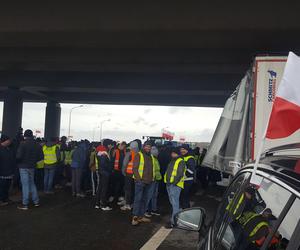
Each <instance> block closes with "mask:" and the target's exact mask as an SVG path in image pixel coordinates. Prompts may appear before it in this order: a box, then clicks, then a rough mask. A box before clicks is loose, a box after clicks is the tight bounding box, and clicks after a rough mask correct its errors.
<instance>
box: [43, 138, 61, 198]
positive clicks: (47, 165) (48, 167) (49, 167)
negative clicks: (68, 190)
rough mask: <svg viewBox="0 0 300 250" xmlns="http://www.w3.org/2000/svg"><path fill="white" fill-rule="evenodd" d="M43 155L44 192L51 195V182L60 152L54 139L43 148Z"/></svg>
mask: <svg viewBox="0 0 300 250" xmlns="http://www.w3.org/2000/svg"><path fill="white" fill-rule="evenodd" d="M43 153H44V192H45V194H53V193H54V192H53V180H54V176H55V171H56V168H57V166H58V163H59V161H60V150H59V147H58V146H57V144H56V138H52V139H51V140H49V141H48V142H47V143H46V144H45V145H44V146H43Z"/></svg>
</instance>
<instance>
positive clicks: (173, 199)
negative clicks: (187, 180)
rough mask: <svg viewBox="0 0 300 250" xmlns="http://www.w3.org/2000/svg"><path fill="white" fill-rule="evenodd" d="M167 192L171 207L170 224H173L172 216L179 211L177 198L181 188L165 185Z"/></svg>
mask: <svg viewBox="0 0 300 250" xmlns="http://www.w3.org/2000/svg"><path fill="white" fill-rule="evenodd" d="M167 192H168V196H169V201H170V203H171V205H172V216H171V223H172V224H174V216H175V214H177V213H178V212H179V211H180V207H179V197H180V192H181V188H180V187H178V186H176V185H172V184H167Z"/></svg>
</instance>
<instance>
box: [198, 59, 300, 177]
mask: <svg viewBox="0 0 300 250" xmlns="http://www.w3.org/2000/svg"><path fill="white" fill-rule="evenodd" d="M286 60H287V57H279V56H258V57H256V58H255V60H254V63H253V65H252V67H251V68H250V69H249V70H248V72H247V73H246V75H245V77H244V78H243V79H242V81H241V83H240V84H239V85H238V87H237V89H236V90H235V92H234V93H233V94H232V95H231V96H230V97H229V98H228V100H227V102H226V104H225V106H224V110H223V113H222V115H221V118H220V121H219V124H218V126H217V129H216V131H215V133H214V136H213V139H212V141H211V144H210V146H209V148H208V151H207V154H206V156H205V158H204V161H203V165H204V166H206V167H210V168H213V169H215V170H219V171H221V172H223V173H227V174H230V175H234V174H235V173H236V172H237V171H238V170H239V169H240V168H241V167H243V166H244V165H245V164H247V163H249V162H252V161H254V160H255V157H256V155H257V151H258V148H259V146H260V142H261V139H262V136H263V133H264V130H265V128H266V126H267V122H268V120H269V115H270V113H271V109H272V105H273V101H274V98H275V94H276V91H277V89H278V85H279V83H280V81H281V78H282V75H283V72H284V67H285V64H286ZM299 138H300V131H298V132H296V133H295V134H294V135H292V136H289V137H287V138H285V139H279V140H266V144H265V148H264V151H265V150H267V149H269V148H274V147H277V146H280V145H284V144H291V143H298V142H300V140H299Z"/></svg>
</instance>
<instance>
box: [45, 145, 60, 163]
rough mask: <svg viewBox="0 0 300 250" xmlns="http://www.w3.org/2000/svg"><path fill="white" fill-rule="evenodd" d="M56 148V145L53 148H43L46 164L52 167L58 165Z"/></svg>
mask: <svg viewBox="0 0 300 250" xmlns="http://www.w3.org/2000/svg"><path fill="white" fill-rule="evenodd" d="M56 148H57V145H54V146H52V147H47V146H46V145H44V146H43V152H44V163H45V164H47V165H52V164H55V163H57V156H56Z"/></svg>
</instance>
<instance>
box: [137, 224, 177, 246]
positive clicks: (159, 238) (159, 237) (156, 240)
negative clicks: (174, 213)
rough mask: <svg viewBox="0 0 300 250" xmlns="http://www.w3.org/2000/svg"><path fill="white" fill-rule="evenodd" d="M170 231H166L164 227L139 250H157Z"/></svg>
mask: <svg viewBox="0 0 300 250" xmlns="http://www.w3.org/2000/svg"><path fill="white" fill-rule="evenodd" d="M171 231H172V229H167V228H165V227H161V228H160V229H159V230H158V231H157V232H156V234H154V235H153V236H152V238H150V239H149V240H148V241H147V242H146V244H145V245H144V246H143V247H142V248H140V250H154V249H157V248H158V247H159V246H160V244H161V243H162V242H163V241H164V240H165V239H166V238H167V236H168V235H169V233H171Z"/></svg>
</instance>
